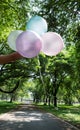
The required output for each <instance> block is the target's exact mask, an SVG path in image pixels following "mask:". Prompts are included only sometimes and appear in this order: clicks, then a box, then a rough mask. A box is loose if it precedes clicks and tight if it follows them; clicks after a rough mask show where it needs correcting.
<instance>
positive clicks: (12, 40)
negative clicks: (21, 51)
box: [8, 30, 23, 51]
mask: <svg viewBox="0 0 80 130" xmlns="http://www.w3.org/2000/svg"><path fill="white" fill-rule="evenodd" d="M22 32H23V31H22V30H15V31H12V32H11V33H10V34H9V36H8V45H9V47H10V48H11V49H12V50H14V51H16V39H17V37H18V36H19V35H20V34H21V33H22Z"/></svg>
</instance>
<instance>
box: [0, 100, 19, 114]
mask: <svg viewBox="0 0 80 130" xmlns="http://www.w3.org/2000/svg"><path fill="white" fill-rule="evenodd" d="M17 106H18V103H17V102H13V103H10V102H6V101H0V114H2V113H6V112H8V111H10V110H12V109H14V108H15V107H17Z"/></svg>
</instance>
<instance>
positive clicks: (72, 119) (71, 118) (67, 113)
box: [37, 104, 80, 128]
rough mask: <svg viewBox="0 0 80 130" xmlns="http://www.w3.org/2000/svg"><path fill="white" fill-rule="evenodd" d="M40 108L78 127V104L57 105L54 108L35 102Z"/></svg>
mask: <svg viewBox="0 0 80 130" xmlns="http://www.w3.org/2000/svg"><path fill="white" fill-rule="evenodd" d="M37 106H38V107H39V108H40V109H43V110H45V111H47V112H49V113H52V114H53V115H55V116H57V117H59V118H61V119H63V120H65V121H67V122H69V123H71V124H72V125H75V126H76V127H78V128H80V105H76V106H66V105H59V106H58V108H54V107H53V106H50V107H49V106H44V105H40V104H37Z"/></svg>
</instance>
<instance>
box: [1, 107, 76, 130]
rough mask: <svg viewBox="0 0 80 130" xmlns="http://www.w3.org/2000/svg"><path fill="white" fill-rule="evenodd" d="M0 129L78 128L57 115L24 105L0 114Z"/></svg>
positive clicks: (53, 129)
mask: <svg viewBox="0 0 80 130" xmlns="http://www.w3.org/2000/svg"><path fill="white" fill-rule="evenodd" d="M0 130H78V129H77V128H75V127H73V126H72V125H70V124H68V123H66V122H64V121H61V120H59V119H57V118H56V117H55V116H52V115H51V114H48V113H46V112H43V111H41V110H38V109H37V108H35V107H34V106H30V105H23V106H20V107H19V108H18V109H16V110H14V111H12V112H8V113H6V114H2V115H1V116H0Z"/></svg>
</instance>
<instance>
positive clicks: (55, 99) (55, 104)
mask: <svg viewBox="0 0 80 130" xmlns="http://www.w3.org/2000/svg"><path fill="white" fill-rule="evenodd" d="M54 107H57V97H56V94H55V96H54Z"/></svg>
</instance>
